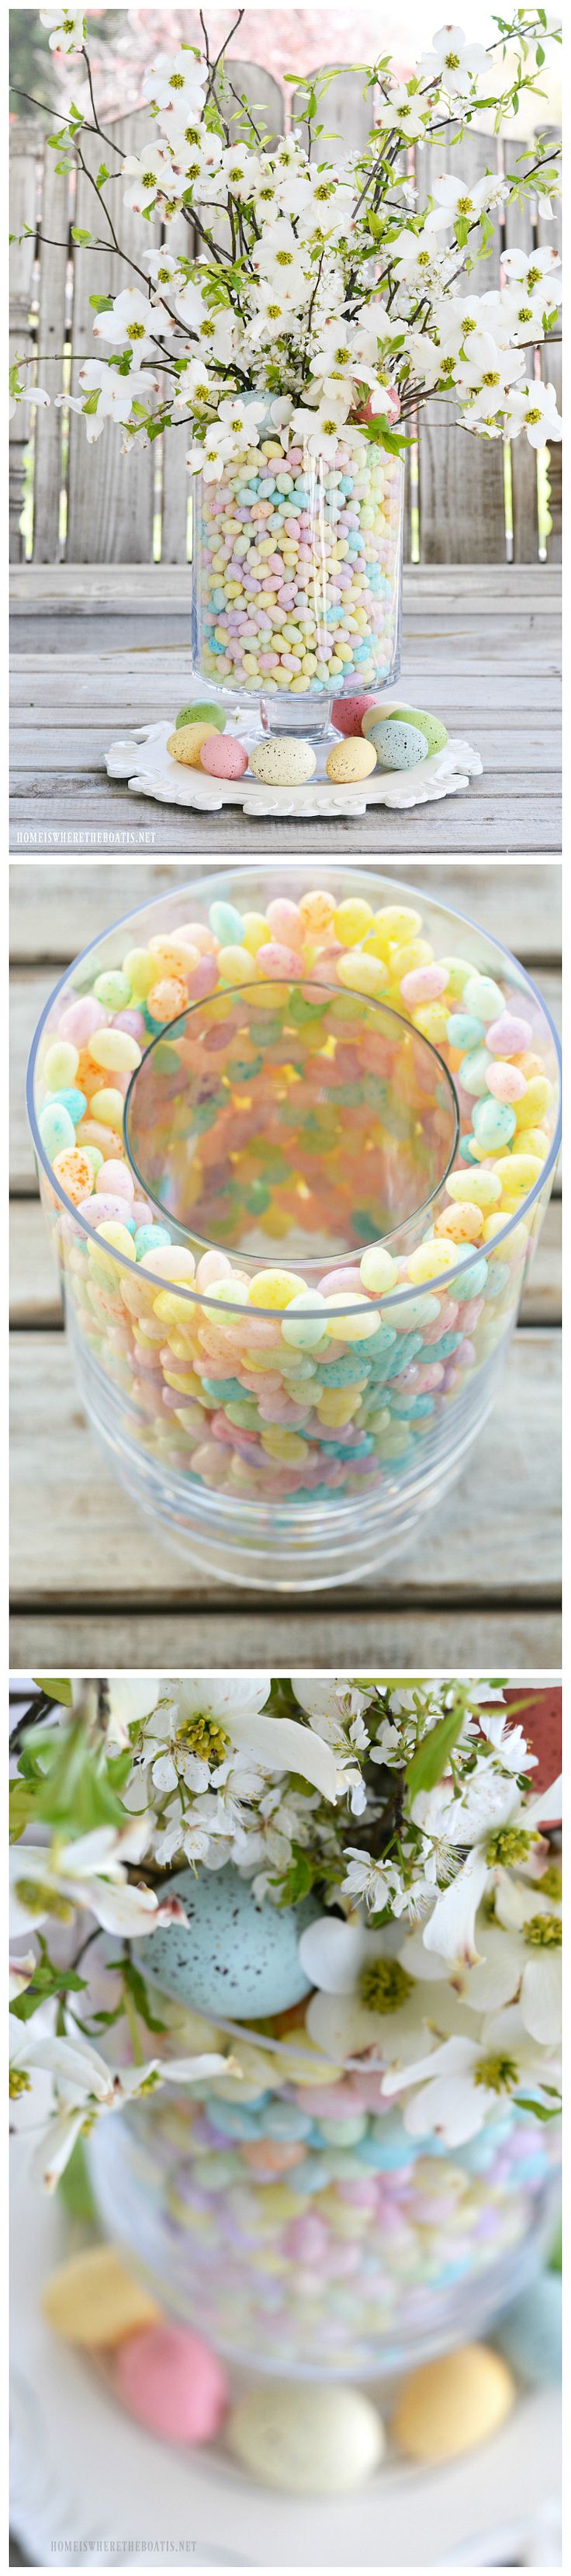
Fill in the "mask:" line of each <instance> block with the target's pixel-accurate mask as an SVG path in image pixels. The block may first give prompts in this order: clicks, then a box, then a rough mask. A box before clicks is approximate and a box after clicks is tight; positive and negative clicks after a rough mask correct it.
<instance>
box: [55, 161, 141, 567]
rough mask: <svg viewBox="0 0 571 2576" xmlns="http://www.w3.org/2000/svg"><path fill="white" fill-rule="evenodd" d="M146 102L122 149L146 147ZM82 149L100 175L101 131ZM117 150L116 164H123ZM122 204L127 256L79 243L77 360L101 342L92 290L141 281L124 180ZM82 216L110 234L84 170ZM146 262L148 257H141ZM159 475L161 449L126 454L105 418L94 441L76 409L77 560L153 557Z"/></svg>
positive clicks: (112, 290)
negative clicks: (95, 333) (157, 452)
mask: <svg viewBox="0 0 571 2576" xmlns="http://www.w3.org/2000/svg"><path fill="white" fill-rule="evenodd" d="M148 131H149V119H148V112H147V111H146V110H138V111H137V113H136V114H135V115H133V116H126V117H119V118H118V119H117V121H116V123H114V126H113V134H114V139H115V141H116V143H117V146H118V148H119V150H120V151H121V152H125V153H126V152H139V151H140V149H141V146H142V143H143V141H144V140H145V138H146V136H148ZM82 151H83V154H84V159H85V161H86V163H87V166H88V169H89V170H90V171H91V172H92V173H93V176H95V175H96V172H97V170H98V168H99V164H100V160H101V144H100V142H99V140H98V137H97V135H93V136H92V135H88V134H85V135H84V136H83V138H82ZM119 166H120V165H119V164H116V163H115V160H114V158H113V168H115V167H119ZM115 193H116V194H117V196H118V198H119V202H120V208H121V223H120V238H121V242H122V245H123V250H124V252H125V254H126V256H125V257H120V256H118V255H117V253H116V252H115V251H114V250H112V249H111V250H110V251H109V253H108V254H107V255H106V257H105V260H104V261H102V259H101V255H100V253H99V252H98V251H96V250H81V249H80V250H76V253H75V258H74V285H73V322H72V331H73V352H74V359H75V360H76V361H77V360H78V359H79V358H81V357H82V356H85V355H87V356H88V357H90V358H93V357H97V356H98V354H100V353H99V342H98V341H97V340H94V337H93V322H94V314H93V311H92V308H91V306H90V302H89V298H90V295H100V294H101V293H102V292H103V291H104V292H105V293H106V294H110V295H118V294H119V293H120V291H121V289H122V288H124V287H126V286H135V285H139V286H142V279H141V278H139V277H136V276H135V275H134V274H133V270H132V268H131V266H130V261H131V260H134V261H135V262H136V263H138V262H139V259H140V250H141V229H140V221H139V217H138V216H137V215H135V214H133V213H132V211H131V208H130V207H128V206H125V205H124V204H123V202H122V200H123V191H122V187H121V182H119V185H118V187H117V190H116V191H115ZM75 219H76V223H77V224H78V225H82V226H84V227H85V229H86V230H89V231H90V232H93V233H94V234H95V236H96V238H97V239H99V240H100V239H101V238H103V239H105V238H106V236H105V230H104V216H103V210H101V211H100V212H98V208H97V198H96V196H95V193H94V190H93V188H92V186H91V185H90V181H89V179H88V178H86V177H84V176H83V173H82V172H80V173H79V176H78V181H77V208H76V218H75ZM146 230H147V233H148V244H147V247H148V249H149V250H152V248H153V243H156V242H158V240H159V224H158V220H156V219H155V218H154V217H151V218H150V221H149V223H148V225H147V227H146ZM141 266H142V262H141ZM107 345H108V344H107V343H105V346H106V347H107ZM78 390H80V388H79V386H78V369H77V364H75V365H74V367H73V370H72V392H73V393H77V392H78ZM154 478H155V460H154V449H153V447H152V446H151V447H148V448H146V449H143V448H142V447H139V446H135V447H134V448H133V450H132V452H131V453H130V454H129V456H128V457H127V458H126V457H124V456H123V455H122V454H121V439H120V436H117V433H116V431H114V430H113V427H112V425H111V427H110V425H109V423H108V422H106V424H105V428H104V431H103V435H102V437H101V438H100V439H98V440H97V442H96V444H95V445H94V446H92V447H90V448H88V447H87V435H86V428H85V421H84V420H83V418H82V417H81V415H78V414H77V413H75V412H71V413H70V419H69V487H68V524H67V545H66V552H67V554H68V556H69V557H70V558H71V559H72V560H73V561H77V560H79V561H80V562H81V563H85V562H89V561H91V560H92V559H93V554H94V551H95V554H96V556H97V557H98V558H99V559H101V560H102V561H103V562H104V563H105V562H107V561H111V562H113V563H115V564H122V563H130V562H133V561H135V562H140V560H141V556H143V559H144V560H145V561H147V560H148V559H149V557H150V556H151V554H152V535H153V494H154Z"/></svg>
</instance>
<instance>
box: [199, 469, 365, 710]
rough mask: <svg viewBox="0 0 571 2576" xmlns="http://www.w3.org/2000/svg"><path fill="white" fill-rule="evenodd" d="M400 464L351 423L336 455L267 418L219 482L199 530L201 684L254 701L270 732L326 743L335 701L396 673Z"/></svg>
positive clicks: (213, 483)
mask: <svg viewBox="0 0 571 2576" xmlns="http://www.w3.org/2000/svg"><path fill="white" fill-rule="evenodd" d="M403 510H404V467H403V463H402V459H401V458H400V457H399V456H397V455H392V454H391V453H390V452H388V451H387V450H386V449H385V448H383V447H380V446H376V445H374V444H372V443H370V442H369V441H368V440H367V438H366V437H365V436H364V435H363V432H362V430H359V429H358V428H351V427H348V428H347V429H345V430H344V431H343V435H342V437H341V435H340V436H339V440H338V443H337V444H336V446H335V452H334V454H333V456H332V457H331V458H329V457H327V458H326V457H324V456H319V455H317V456H316V455H313V454H312V453H311V452H310V450H309V447H308V446H307V445H306V444H302V443H301V442H300V443H298V444H297V445H295V446H292V447H290V448H289V449H288V451H287V453H286V452H284V447H283V444H282V443H281V441H280V438H279V435H278V434H277V433H276V430H275V428H273V427H272V424H271V422H270V423H269V424H268V435H267V436H266V437H263V436H262V439H261V442H260V444H259V445H258V446H251V447H248V446H247V445H244V447H243V448H242V449H241V450H240V451H239V453H238V454H237V455H233V456H232V457H231V458H229V459H228V460H227V461H226V462H225V463H224V464H223V466H222V470H221V471H218V472H217V477H216V479H212V480H209V479H208V476H207V472H206V471H205V472H204V473H202V474H201V475H200V477H199V478H198V490H197V491H195V499H194V531H193V663H194V670H195V675H196V679H197V682H198V684H199V687H200V690H203V689H204V692H205V693H206V692H207V693H208V695H210V696H211V695H212V691H213V689H214V690H215V691H216V693H217V694H218V693H219V694H220V696H221V698H222V700H223V702H224V701H225V702H226V703H227V704H228V705H230V704H232V705H235V704H236V702H238V703H239V704H242V703H244V704H245V706H246V708H247V707H249V706H251V704H252V701H256V702H257V705H258V706H259V707H260V708H261V716H262V723H263V725H264V727H265V728H266V729H268V730H269V731H270V732H274V733H280V734H283V733H284V732H286V731H287V732H289V731H292V732H296V733H297V732H299V733H300V734H302V735H304V736H307V734H308V733H309V734H313V735H314V736H315V735H323V733H325V732H326V731H327V729H328V727H329V723H330V717H331V707H332V704H333V701H334V700H336V699H339V698H340V697H342V696H343V695H344V694H348V695H352V696H355V695H356V694H360V693H361V692H362V691H363V690H364V691H368V690H371V691H372V692H373V693H374V694H375V695H377V694H378V692H379V690H381V689H383V688H388V687H389V686H390V685H391V684H392V683H393V682H394V681H395V680H396V679H397V678H398V673H399V667H400V618H401V591H402V539H403Z"/></svg>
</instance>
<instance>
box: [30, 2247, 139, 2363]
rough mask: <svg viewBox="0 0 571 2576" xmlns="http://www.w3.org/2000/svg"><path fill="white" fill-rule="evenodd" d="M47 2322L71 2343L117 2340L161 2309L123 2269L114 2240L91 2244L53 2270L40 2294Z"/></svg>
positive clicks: (112, 2342)
mask: <svg viewBox="0 0 571 2576" xmlns="http://www.w3.org/2000/svg"><path fill="white" fill-rule="evenodd" d="M42 2308H43V2313H44V2316H45V2317H47V2321H48V2325H50V2326H53V2328H54V2332H55V2334H60V2335H63V2336H64V2337H65V2339H66V2341H67V2342H69V2343H83V2344H114V2343H121V2342H122V2340H123V2336H124V2335H131V2334H137V2333H138V2332H139V2331H140V2328H141V2326H149V2325H154V2323H155V2320H156V2318H157V2317H158V2314H159V2311H158V2308H157V2307H156V2306H155V2302H154V2300H153V2299H150V2298H149V2296H148V2292H147V2291H146V2290H143V2289H141V2287H140V2284H139V2282H138V2281H134V2280H133V2279H132V2277H131V2273H130V2272H127V2271H126V2270H125V2265H124V2263H122V2262H121V2259H120V2256H119V2255H118V2254H116V2253H115V2249H114V2246H113V2245H89V2246H87V2247H86V2248H84V2251H83V2253H81V2254H72V2255H70V2258H69V2261H68V2262H67V2263H60V2264H59V2265H58V2269H57V2272H52V2274H51V2278H50V2280H49V2281H46V2286H45V2289H44V2291H43V2294H42Z"/></svg>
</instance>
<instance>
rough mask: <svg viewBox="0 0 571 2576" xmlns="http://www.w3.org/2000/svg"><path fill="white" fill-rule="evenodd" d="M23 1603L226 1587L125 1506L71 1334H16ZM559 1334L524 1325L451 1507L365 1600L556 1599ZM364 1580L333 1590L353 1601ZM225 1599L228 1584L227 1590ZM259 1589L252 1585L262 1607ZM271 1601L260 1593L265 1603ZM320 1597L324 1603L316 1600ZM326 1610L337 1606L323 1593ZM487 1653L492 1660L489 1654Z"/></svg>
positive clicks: (17, 1556) (134, 1597)
mask: <svg viewBox="0 0 571 2576" xmlns="http://www.w3.org/2000/svg"><path fill="white" fill-rule="evenodd" d="M11 1352H12V1583H13V1606H14V1608H15V1609H19V1610H22V1611H23V1610H24V1609H25V1608H26V1606H27V1604H28V1603H29V1604H30V1606H31V1607H35V1608H36V1609H38V1610H39V1609H40V1608H42V1607H44V1606H45V1607H46V1608H47V1609H49V1611H50V1613H51V1614H53V1612H54V1611H55V1610H56V1609H59V1608H65V1609H67V1608H69V1607H71V1605H72V1603H73V1601H74V1598H77V1603H78V1607H80V1608H83V1610H84V1611H85V1610H87V1609H88V1608H90V1607H93V1606H96V1605H99V1606H101V1607H103V1606H104V1605H105V1604H107V1603H109V1605H110V1606H111V1604H112V1603H113V1602H115V1604H117V1603H118V1602H119V1601H123V1600H125V1601H128V1602H129V1603H130V1604H131V1605H134V1604H139V1603H141V1605H142V1604H143V1603H144V1605H145V1608H146V1609H147V1610H148V1611H150V1610H152V1609H155V1608H159V1607H160V1606H161V1605H166V1604H167V1603H173V1604H175V1603H176V1604H178V1605H179V1607H180V1606H183V1605H184V1606H186V1608H187V1609H188V1608H190V1607H193V1608H194V1607H196V1606H198V1605H200V1604H201V1603H202V1602H205V1601H208V1599H209V1597H210V1599H212V1596H213V1593H214V1606H216V1595H217V1587H216V1586H215V1585H213V1583H212V1580H211V1579H210V1577H209V1576H208V1575H206V1574H204V1573H202V1572H196V1573H194V1572H193V1569H192V1564H190V1565H189V1566H186V1567H185V1565H184V1563H183V1562H182V1561H181V1559H180V1557H179V1556H177V1555H176V1554H175V1553H173V1554H172V1555H171V1553H170V1551H169V1548H168V1546H167V1544H166V1541H164V1540H163V1538H162V1537H161V1536H160V1535H159V1534H158V1531H155V1529H154V1528H153V1527H152V1526H151V1525H150V1524H147V1523H146V1521H144V1520H143V1519H141V1520H139V1517H138V1515H136V1514H135V1512H134V1510H131V1509H130V1508H129V1506H126V1504H125V1497H124V1494H122V1492H121V1488H120V1486H119V1485H118V1484H116V1483H115V1480H114V1477H113V1476H112V1474H111V1470H110V1467H108V1466H107V1463H106V1460H105V1458H104V1456H103V1454H102V1453H100V1452H99V1449H98V1446H97V1443H96V1440H95V1437H94V1435H93V1433H92V1432H91V1431H90V1430H88V1429H87V1428H86V1425H85V1421H84V1417H83V1411H82V1406H81V1403H80V1400H79V1397H78V1395H77V1394H76V1391H75V1387H74V1383H73V1379H72V1373H71V1367H70V1355H69V1351H68V1348H67V1344H66V1341H65V1339H64V1337H63V1336H62V1335H61V1334H57V1333H54V1334H53V1335H49V1336H48V1335H46V1334H45V1333H36V1332H28V1333H13V1334H12V1335H11ZM560 1419H561V1415H560V1358H559V1336H558V1335H557V1334H555V1333H551V1332H544V1331H541V1330H533V1331H531V1332H530V1331H528V1330H527V1329H525V1330H520V1331H519V1332H518V1333H517V1334H516V1337H515V1341H514V1343H513V1345H512V1348H511V1350H510V1353H509V1357H508V1358H507V1360H506V1366H505V1370H504V1375H503V1379H502V1382H501V1386H500V1389H499V1391H498V1396H497V1400H496V1404H495V1407H494V1410H493V1412H492V1414H491V1416H490V1419H489V1421H488V1422H487V1423H486V1424H485V1426H484V1429H483V1431H482V1435H481V1438H480V1440H479V1442H478V1443H477V1445H476V1447H475V1449H474V1451H473V1452H472V1454H471V1457H470V1460H469V1462H468V1464H467V1466H466V1468H465V1470H464V1474H463V1476H462V1478H461V1480H460V1481H459V1483H458V1485H457V1487H456V1488H455V1490H454V1493H453V1494H451V1496H450V1498H449V1500H448V1502H447V1504H446V1506H445V1508H444V1509H443V1510H442V1512H441V1513H440V1512H439V1513H438V1515H437V1516H436V1517H435V1518H434V1519H433V1520H431V1521H430V1522H425V1523H423V1525H422V1533H421V1535H420V1536H419V1537H418V1538H417V1540H416V1541H414V1540H413V1541H411V1542H410V1543H409V1545H408V1547H407V1548H406V1549H405V1550H404V1552H403V1555H402V1558H400V1559H399V1561H398V1565H395V1566H394V1567H392V1566H391V1567H390V1568H389V1569H388V1580H387V1583H386V1584H385V1585H383V1584H379V1582H378V1581H375V1580H369V1581H367V1582H366V1583H364V1584H362V1585H360V1586H359V1600H361V1599H363V1601H364V1603H365V1605H366V1604H367V1603H368V1604H369V1606H370V1605H371V1604H372V1603H376V1604H377V1605H380V1604H381V1603H382V1602H383V1600H389V1601H392V1602H393V1603H397V1602H398V1603H399V1604H400V1606H401V1607H402V1608H403V1609H404V1608H405V1606H407V1605H408V1604H410V1607H411V1608H414V1607H415V1606H418V1605H419V1602H420V1604H421V1605H424V1604H425V1603H426V1602H428V1601H431V1602H432V1604H433V1605H434V1606H437V1604H439V1603H440V1604H442V1603H451V1604H454V1602H455V1601H456V1604H457V1606H459V1603H460V1601H466V1602H468V1603H470V1604H471V1605H472V1606H473V1607H475V1605H476V1603H477V1602H478V1601H479V1600H481V1599H482V1598H483V1599H484V1600H485V1601H486V1602H487V1601H490V1602H495V1603H496V1604H497V1605H499V1603H500V1602H501V1601H508V1602H510V1603H511V1604H512V1605H513V1604H514V1603H517V1604H518V1605H520V1606H524V1607H526V1608H527V1609H528V1610H529V1609H530V1608H531V1607H532V1606H533V1604H534V1603H537V1604H539V1605H540V1606H541V1607H542V1608H545V1607H549V1608H551V1609H554V1608H556V1607H557V1603H558V1599H559V1509H558V1453H559V1437H560ZM353 1590H354V1587H353V1586H348V1587H346V1586H342V1587H341V1590H340V1593H339V1594H336V1596H335V1599H336V1602H337V1600H339V1601H340V1604H341V1606H345V1604H346V1601H347V1598H348V1597H349V1599H351V1597H352V1593H353ZM224 1597H225V1598H226V1600H227V1601H228V1602H229V1603H232V1599H233V1597H234V1598H235V1597H236V1596H235V1590H234V1588H233V1587H232V1586H230V1585H226V1586H224ZM257 1599H258V1596H257V1594H256V1592H255V1591H254V1592H252V1593H251V1594H250V1601H251V1604H252V1607H255V1606H256V1602H257ZM266 1606H268V1605H267V1603H265V1602H264V1599H263V1595H262V1607H266ZM314 1606H315V1607H316V1608H317V1607H320V1606H323V1604H322V1603H321V1604H320V1603H319V1600H317V1601H316V1603H315V1604H314ZM325 1607H327V1603H325ZM482 1659H483V1660H485V1657H484V1656H483V1657H482Z"/></svg>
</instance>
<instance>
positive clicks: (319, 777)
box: [106, 697, 482, 822]
mask: <svg viewBox="0 0 571 2576" xmlns="http://www.w3.org/2000/svg"><path fill="white" fill-rule="evenodd" d="M189 703H190V702H189ZM197 704H198V700H197ZM405 704H406V701H405V700H404V699H403V698H401V697H399V698H398V700H397V699H396V698H395V699H394V701H393V705H394V707H396V706H397V705H398V706H399V707H404V706H405ZM391 713H392V706H391V705H387V706H384V705H383V715H384V716H389V715H390V714H391ZM173 728H174V718H173V721H172V723H171V724H164V723H163V724H154V725H138V726H137V727H136V729H135V730H134V731H133V732H132V733H128V734H125V735H124V737H123V739H122V740H121V741H120V742H112V743H111V744H110V747H109V750H108V752H107V753H106V767H107V773H108V776H109V778H126V780H127V784H128V787H129V790H130V793H131V794H132V795H133V796H152V797H154V798H155V799H156V801H157V802H158V803H159V804H160V805H188V806H190V807H194V809H195V811H196V810H198V811H199V812H200V813H203V814H218V813H219V812H220V808H221V806H222V805H241V807H242V811H243V813H244V814H251V815H252V817H253V818H254V819H255V820H256V821H257V820H258V819H259V817H260V816H261V815H264V814H275V815H278V816H282V818H284V819H286V820H287V818H288V817H290V818H296V819H300V820H303V821H304V822H310V821H313V820H314V819H316V818H317V819H318V820H321V821H325V820H328V819H330V818H331V816H335V817H339V818H341V817H342V816H348V815H355V814H364V813H365V809H366V807H367V805H387V806H392V807H395V806H396V807H397V808H398V807H402V806H409V805H428V804H433V803H434V802H435V801H436V800H437V799H438V798H440V797H442V796H457V795H459V794H460V793H461V791H462V789H463V788H466V787H468V785H469V781H470V779H471V778H479V777H480V776H481V771H482V762H481V759H480V754H479V752H478V751H474V750H473V747H472V744H471V743H469V742H464V741H461V740H460V739H459V738H458V736H457V735H456V734H453V735H451V736H449V739H448V742H447V743H446V745H445V748H444V750H443V751H434V752H431V753H429V756H428V759H427V760H421V761H419V762H418V765H417V767H416V768H415V769H406V770H402V769H401V770H392V771H391V772H390V773H388V772H387V771H384V772H383V771H382V770H380V769H375V770H373V772H372V775H371V777H370V778H364V779H361V780H360V781H359V784H358V785H357V786H355V787H334V786H332V784H331V780H330V779H329V778H327V776H326V772H325V762H326V759H327V754H328V751H330V750H331V740H328V741H325V742H322V743H320V744H319V746H318V747H316V758H317V769H316V773H315V776H314V777H313V778H311V779H309V780H308V782H307V785H306V786H304V787H266V786H263V785H262V783H261V781H260V780H259V779H257V778H255V777H254V775H253V772H252V771H248V770H246V772H245V775H244V777H243V778H231V779H222V778H209V777H208V776H207V773H206V770H204V769H184V768H183V766H182V763H181V762H178V761H176V760H173V757H172V753H171V752H169V751H167V741H168V736H169V734H170V733H172V732H173ZM226 730H227V732H228V733H229V734H230V735H232V736H233V737H234V739H235V740H236V741H239V742H242V743H243V744H244V748H245V750H246V751H248V752H249V751H251V750H252V751H253V749H254V745H255V743H256V742H258V741H259V739H260V729H259V726H256V725H253V724H252V722H251V719H250V718H246V719H245V718H244V717H243V716H242V717H240V714H239V712H238V714H237V717H236V718H235V719H234V718H231V719H230V721H229V723H228V725H227V728H226Z"/></svg>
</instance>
